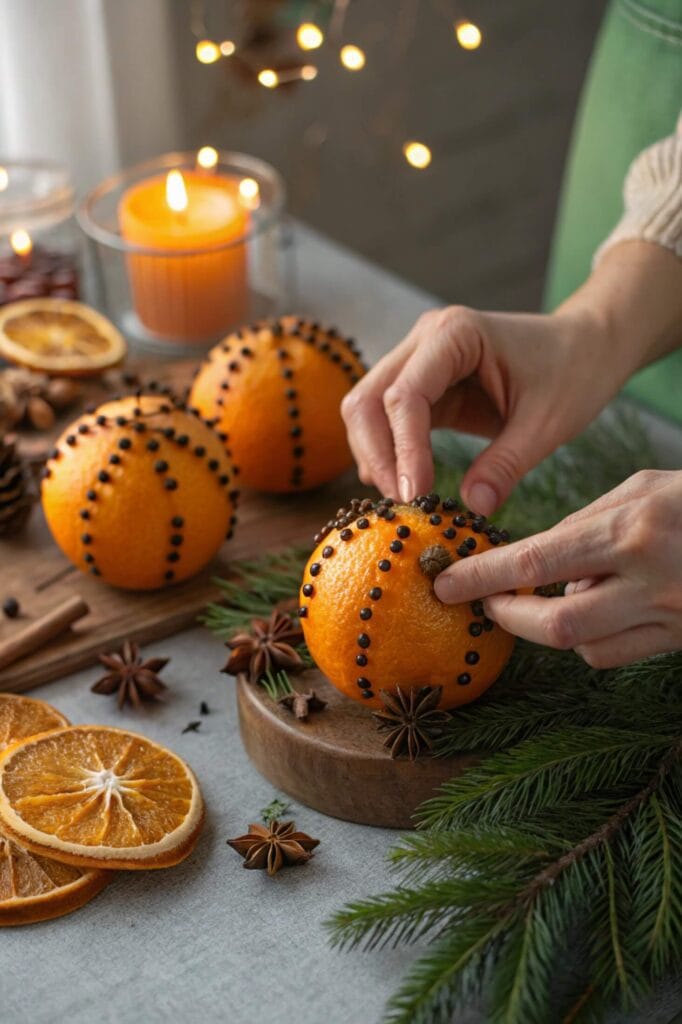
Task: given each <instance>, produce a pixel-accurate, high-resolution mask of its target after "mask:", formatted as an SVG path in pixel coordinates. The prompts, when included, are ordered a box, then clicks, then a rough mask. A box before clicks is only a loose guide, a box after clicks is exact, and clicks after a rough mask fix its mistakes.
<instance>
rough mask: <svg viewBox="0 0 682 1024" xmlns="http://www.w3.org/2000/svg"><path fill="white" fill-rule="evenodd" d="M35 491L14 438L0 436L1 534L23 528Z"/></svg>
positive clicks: (10, 533) (17, 531)
mask: <svg viewBox="0 0 682 1024" xmlns="http://www.w3.org/2000/svg"><path fill="white" fill-rule="evenodd" d="M35 499H36V495H35V490H34V487H33V476H32V474H31V471H30V468H29V466H28V464H27V463H26V462H25V461H24V459H22V458H21V456H20V455H19V452H18V451H17V448H16V444H15V442H14V440H9V439H7V438H4V439H3V438H2V437H1V436H0V537H10V536H13V535H14V534H16V533H19V531H20V530H22V529H23V528H24V526H25V525H26V522H27V520H28V517H29V515H30V514H31V509H32V508H33V504H34V502H35Z"/></svg>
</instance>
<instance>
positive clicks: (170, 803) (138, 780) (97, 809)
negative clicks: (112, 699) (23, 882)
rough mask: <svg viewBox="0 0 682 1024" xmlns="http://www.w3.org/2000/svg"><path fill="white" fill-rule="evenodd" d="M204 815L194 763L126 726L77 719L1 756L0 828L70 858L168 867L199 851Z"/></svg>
mask: <svg viewBox="0 0 682 1024" xmlns="http://www.w3.org/2000/svg"><path fill="white" fill-rule="evenodd" d="M203 818H204V803H203V799H202V796H201V791H200V789H199V785H198V783H197V781H196V779H195V777H194V775H193V774H192V771H191V769H190V768H189V767H188V765H186V764H185V762H184V761H182V760H181V758H179V757H178V756H177V755H176V754H173V753H171V751H170V750H166V749H165V748H164V747H160V746H158V744H156V743H153V742H152V741H151V740H148V739H147V738H146V737H144V736H138V735H137V734H136V733H131V732H125V731H124V730H123V729H113V728H108V727H106V726H99V725H75V726H71V727H69V728H66V729H57V730H55V731H53V732H49V733H43V734H42V735H40V736H34V737H32V738H29V739H27V740H24V741H23V742H21V743H19V744H15V745H14V746H11V747H9V748H8V749H7V750H6V751H5V753H4V754H3V755H1V756H0V827H2V828H3V829H4V830H5V832H6V834H7V835H8V836H9V837H10V838H11V839H14V840H16V841H17V842H19V843H21V844H22V845H24V846H25V847H26V848H27V849H29V850H31V851H32V852H33V853H37V854H40V855H41V856H47V857H54V858H56V859H57V860H60V861H63V862H64V863H66V864H75V865H76V866H79V867H94V868H101V867H106V868H128V869H133V868H164V867H170V866H171V865H172V864H177V863H179V861H181V860H184V858H185V857H186V856H187V855H188V854H189V853H191V851H192V849H193V847H194V844H195V842H196V840H197V837H198V835H199V832H200V830H201V826H202V823H203Z"/></svg>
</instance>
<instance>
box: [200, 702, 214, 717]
mask: <svg viewBox="0 0 682 1024" xmlns="http://www.w3.org/2000/svg"><path fill="white" fill-rule="evenodd" d="M199 714H200V715H210V714H211V709H210V708H209V706H208V704H207V703H206V701H205V700H202V702H201V704H200V705H199Z"/></svg>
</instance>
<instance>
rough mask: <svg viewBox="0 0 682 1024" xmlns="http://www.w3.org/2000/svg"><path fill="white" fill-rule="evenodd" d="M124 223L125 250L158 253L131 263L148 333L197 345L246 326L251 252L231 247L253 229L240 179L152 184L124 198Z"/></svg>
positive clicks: (185, 178) (173, 174) (166, 179)
mask: <svg viewBox="0 0 682 1024" xmlns="http://www.w3.org/2000/svg"><path fill="white" fill-rule="evenodd" d="M119 221H120V225H121V234H122V236H123V238H124V239H125V240H126V241H127V242H131V243H133V244H135V245H140V246H144V247H146V248H149V249H156V250H160V252H159V255H143V254H141V253H132V254H131V255H130V256H129V257H128V272H129V276H130V287H131V290H132V294H133V303H134V306H135V311H136V313H137V315H138V317H139V319H140V321H141V322H142V324H143V325H144V326H145V327H146V328H147V329H148V330H149V331H152V332H153V333H154V334H158V335H160V336H161V337H168V338H178V339H189V340H200V339H203V338H210V337H212V336H215V335H217V334H220V333H222V332H224V331H226V330H227V328H228V327H230V326H233V325H234V324H237V323H242V322H243V321H244V320H246V319H247V318H248V303H247V271H246V246H245V245H244V244H236V245H230V243H234V242H236V241H237V240H238V239H240V238H243V237H244V235H245V234H246V231H247V229H248V214H247V213H246V211H245V209H244V206H243V204H242V203H241V202H240V197H239V186H238V182H237V180H236V179H233V178H228V177H226V176H224V175H219V174H215V175H207V174H205V173H201V172H196V171H183V172H182V173H181V172H180V171H169V173H168V174H167V175H166V176H159V177H154V178H147V179H146V180H145V181H141V182H139V183H138V184H137V185H133V186H131V188H129V189H128V190H127V192H125V193H124V195H123V197H122V199H121V202H120V206H119ZM185 250H196V251H195V252H186V251H185ZM163 253H168V255H167V256H165V255H163ZM174 254H175V255H174Z"/></svg>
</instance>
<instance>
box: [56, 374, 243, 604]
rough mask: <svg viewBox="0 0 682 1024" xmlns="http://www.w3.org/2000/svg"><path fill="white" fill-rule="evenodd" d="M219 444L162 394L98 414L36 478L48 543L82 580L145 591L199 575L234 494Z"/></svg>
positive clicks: (221, 535)
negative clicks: (90, 578)
mask: <svg viewBox="0 0 682 1024" xmlns="http://www.w3.org/2000/svg"><path fill="white" fill-rule="evenodd" d="M234 486H235V484H234V480H233V470H232V467H231V465H230V461H229V458H228V455H227V452H226V449H225V445H224V438H223V437H222V436H221V435H219V434H218V433H216V431H215V430H214V429H213V428H212V427H211V426H210V425H208V424H207V423H205V422H203V421H202V420H201V419H200V418H199V417H198V416H197V415H196V414H193V413H190V412H189V411H187V410H186V409H185V408H184V407H183V406H181V405H180V404H179V403H177V402H176V401H175V400H174V399H171V398H169V397H168V396H166V395H163V394H154V393H150V394H138V395H135V396H131V397H127V398H122V399H117V400H115V401H112V402H107V403H106V404H104V405H102V406H100V407H99V408H98V409H96V410H95V411H94V412H92V413H88V414H86V415H85V416H83V417H81V419H79V420H77V421H76V422H75V423H73V424H72V425H71V426H70V427H68V428H67V430H66V431H65V432H64V433H63V434H62V436H61V437H60V438H59V441H58V442H57V445H56V447H55V448H54V450H53V451H52V453H51V455H50V458H49V459H48V461H47V465H46V468H45V471H44V476H43V482H42V502H43V509H44V511H45V517H46V519H47V522H48V525H49V527H50V529H51V531H52V534H53V536H54V538H55V540H56V542H57V544H58V545H59V547H60V548H61V549H62V551H63V552H64V554H65V555H66V556H67V557H68V558H70V559H71V561H72V562H73V563H74V564H75V565H76V566H77V567H78V568H79V569H81V570H82V571H83V572H88V573H91V574H92V575H93V576H97V577H100V578H101V579H102V580H104V581H105V582H107V583H111V584H113V585H114V586H118V587H125V588H128V589H133V590H150V589H153V588H156V587H161V586H164V585H167V584H171V583H175V582H178V581H180V580H184V579H187V578H188V577H189V576H192V575H194V573H196V572H198V571H199V570H200V569H201V568H202V567H203V566H204V565H206V563H207V562H209V561H210V559H211V558H212V557H213V555H214V554H215V553H216V552H217V550H218V548H219V547H220V546H221V544H222V543H223V541H224V539H225V537H226V536H227V537H229V536H230V535H231V531H232V528H233V525H234V521H235V519H234V512H235V504H236V500H237V496H238V492H237V491H235V490H233V488H234Z"/></svg>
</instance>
